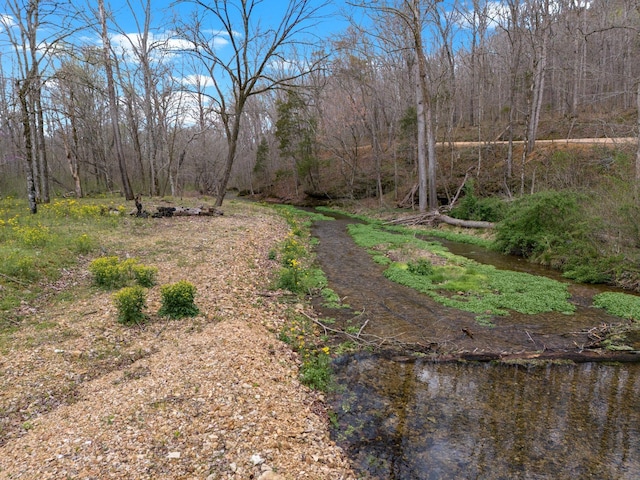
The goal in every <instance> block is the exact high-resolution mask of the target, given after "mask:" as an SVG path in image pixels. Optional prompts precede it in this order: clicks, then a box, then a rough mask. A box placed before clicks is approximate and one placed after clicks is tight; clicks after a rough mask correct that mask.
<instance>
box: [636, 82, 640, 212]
mask: <svg viewBox="0 0 640 480" xmlns="http://www.w3.org/2000/svg"><path fill="white" fill-rule="evenodd" d="M636 89H637V91H636V105H637V107H638V119H637V123H638V146H637V150H636V178H635V180H636V181H635V197H636V202H639V201H640V197H639V195H638V194H639V193H640V81H638V84H637V85H636Z"/></svg>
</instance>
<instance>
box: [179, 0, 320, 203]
mask: <svg viewBox="0 0 640 480" xmlns="http://www.w3.org/2000/svg"><path fill="white" fill-rule="evenodd" d="M184 3H191V4H194V5H196V6H197V7H199V8H198V10H197V11H196V12H195V13H194V15H193V17H192V18H191V19H190V21H189V22H187V23H184V24H182V25H181V26H180V27H179V30H178V31H179V34H180V36H181V37H182V38H183V39H184V40H186V41H187V42H188V43H189V44H190V46H191V48H190V52H191V53H192V54H194V55H195V56H196V58H197V59H198V60H199V61H200V62H202V63H203V65H204V67H205V69H206V71H207V73H208V75H209V80H210V81H211V84H212V85H213V87H214V88H215V92H216V93H215V95H212V96H211V99H212V104H213V106H214V107H213V109H214V111H215V112H216V114H217V115H218V116H219V118H220V121H221V122H222V126H223V128H224V133H225V137H226V140H227V149H228V151H227V157H226V162H225V166H224V170H223V172H222V175H221V177H220V181H219V184H218V188H217V199H216V205H218V206H220V205H222V202H223V199H224V197H225V194H226V188H227V184H228V182H229V178H230V176H231V169H232V167H233V163H234V160H235V157H236V150H237V145H238V136H239V134H240V128H241V122H242V115H243V112H244V109H245V105H246V103H247V100H248V99H249V98H250V97H251V96H254V95H258V94H261V93H265V92H267V91H269V90H272V89H275V88H278V87H285V86H291V85H294V84H295V82H296V81H297V80H298V79H300V78H302V77H304V76H305V75H306V74H308V73H309V72H311V71H313V70H314V69H315V68H316V67H317V63H316V62H314V61H311V60H308V61H306V62H303V63H298V64H291V62H292V60H293V57H292V55H293V54H294V51H295V49H296V48H299V47H300V46H304V45H305V44H307V42H308V39H307V38H305V34H308V33H309V31H310V30H311V29H312V27H314V26H315V24H316V22H317V20H318V17H319V15H320V13H321V11H322V8H323V7H324V6H325V5H326V3H318V2H314V1H311V0H290V1H288V2H286V6H285V9H284V11H283V12H282V13H281V20H280V22H279V23H278V24H276V25H275V26H273V27H269V28H263V27H262V24H261V22H260V12H259V10H260V8H265V7H267V5H266V2H262V1H260V0H249V1H245V0H242V1H222V0H215V1H213V2H202V1H199V0H187V1H186V2H184ZM268 8H273V4H269V6H268ZM223 44H226V46H228V47H229V49H230V51H228V50H227V48H225V47H223V46H222V45H223ZM281 67H285V68H284V69H283V68H281ZM283 72H284V73H283Z"/></svg>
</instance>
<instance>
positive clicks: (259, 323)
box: [0, 204, 355, 480]
mask: <svg viewBox="0 0 640 480" xmlns="http://www.w3.org/2000/svg"><path fill="white" fill-rule="evenodd" d="M286 233H287V227H286V225H285V223H284V221H282V220H281V219H280V218H279V217H277V216H275V215H273V214H272V212H271V211H270V210H268V209H263V208H260V207H258V206H256V205H245V204H234V205H232V206H230V207H229V206H227V208H226V212H225V216H224V217H215V218H210V217H208V218H184V217H183V218H171V219H153V220H151V219H150V220H148V222H146V223H143V224H139V223H135V222H132V226H131V238H120V239H117V238H114V239H111V240H109V242H111V243H110V244H111V245H112V247H110V248H109V251H108V253H109V254H117V255H119V256H121V257H124V256H125V255H131V256H135V257H137V258H138V259H140V261H141V262H142V263H144V264H146V265H154V266H157V267H158V268H159V275H158V276H159V278H158V280H159V282H158V284H159V285H161V284H165V283H169V282H174V281H177V280H181V279H186V280H189V281H191V282H192V283H194V284H195V286H196V288H197V291H198V296H197V298H196V303H197V304H198V306H199V307H200V309H201V314H200V315H199V316H198V317H196V318H194V319H190V320H182V321H171V322H165V321H164V320H160V319H157V318H156V319H154V318H152V321H151V322H150V323H148V324H147V325H146V326H145V327H143V328H131V327H123V326H121V325H119V324H118V323H117V322H116V312H115V310H114V307H113V305H112V301H111V293H110V292H97V293H96V291H95V290H94V289H91V288H89V287H88V285H89V282H90V279H89V278H88V277H87V275H86V274H85V273H84V272H85V270H84V269H79V270H78V271H77V272H69V273H68V275H67V276H66V277H65V278H64V279H63V280H64V283H66V286H65V288H67V289H68V292H69V294H68V295H67V296H66V300H64V301H59V302H57V303H56V304H54V305H50V306H48V307H46V308H44V307H38V306H27V305H25V306H24V312H23V313H26V314H27V317H26V319H25V320H23V321H24V322H25V323H26V324H27V325H26V326H24V327H23V328H21V329H20V330H19V331H18V332H16V333H14V334H13V336H12V338H11V339H10V342H8V343H7V344H4V345H0V347H1V348H2V350H1V356H0V372H2V374H1V375H0V411H1V412H2V417H1V418H0V422H1V423H0V427H1V430H0V439H1V442H0V444H1V445H2V446H1V448H0V479H9V478H11V479H18V478H19V479H60V478H83V479H90V478H94V479H102V478H117V479H125V478H127V479H129V478H131V479H186V478H189V479H210V480H213V479H249V478H255V479H259V478H260V479H263V480H268V479H271V480H274V479H304V478H308V479H313V480H317V479H352V478H355V475H354V474H353V473H352V472H351V470H350V468H349V465H348V462H347V460H346V457H345V456H344V454H343V452H342V450H341V449H339V448H338V447H336V446H335V445H334V444H333V442H332V441H331V440H330V438H329V434H328V424H327V418H326V415H325V413H324V409H323V404H322V397H321V395H318V394H316V393H314V392H312V391H310V390H309V389H307V388H306V387H304V386H303V385H301V384H300V383H299V381H298V358H297V356H296V354H295V353H293V352H292V351H291V350H290V349H289V348H288V347H287V346H286V345H285V344H283V343H282V342H280V341H278V340H277V331H278V329H279V327H280V325H281V324H282V321H283V318H284V312H285V309H286V308H290V307H287V306H286V305H283V304H280V303H277V302H275V301H272V300H269V299H268V298H267V297H265V296H263V295H260V293H261V292H263V291H264V290H265V289H266V286H267V279H268V278H269V276H270V274H271V272H273V271H274V269H276V268H277V267H278V266H277V264H276V262H274V261H272V260H269V259H268V252H269V250H270V249H271V248H273V247H275V245H276V244H277V242H278V241H279V240H280V239H282V238H284V236H285V235H286ZM74 284H77V285H76V286H73V285H74ZM148 307H149V311H150V312H155V311H157V310H158V308H159V287H157V286H156V287H154V288H153V289H152V290H151V291H150V293H149V301H148Z"/></svg>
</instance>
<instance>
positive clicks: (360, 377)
mask: <svg viewBox="0 0 640 480" xmlns="http://www.w3.org/2000/svg"><path fill="white" fill-rule="evenodd" d="M349 222H350V220H348V219H337V220H335V221H321V222H316V223H315V225H314V229H313V234H314V236H316V237H317V238H319V240H320V243H319V245H318V247H317V249H316V251H317V254H318V260H319V262H320V264H321V266H322V268H323V270H324V271H325V273H326V274H327V277H328V279H329V286H330V287H331V288H332V289H333V290H335V291H336V292H337V293H338V295H340V296H341V297H343V300H344V302H345V303H347V304H349V305H350V306H351V307H352V311H351V312H350V313H349V315H352V316H353V314H354V312H363V313H361V314H360V315H359V316H360V317H362V318H361V320H362V319H363V318H366V321H367V327H366V328H367V331H368V332H369V333H371V334H375V335H377V336H381V337H388V338H394V339H400V340H402V341H404V342H418V343H421V344H429V343H437V344H438V345H440V346H442V347H445V348H447V349H448V350H456V349H465V350H473V349H476V350H481V351H483V350H487V351H501V350H505V351H514V350H516V349H517V350H519V351H527V350H530V351H538V350H540V349H542V348H562V347H563V346H566V345H569V344H578V345H579V344H580V342H584V341H585V335H584V331H585V330H586V329H588V328H590V327H592V326H594V325H597V324H599V323H602V322H607V323H611V322H616V321H618V322H619V321H620V320H619V319H615V318H612V317H609V316H607V315H605V314H603V312H602V311H601V310H598V309H594V308H592V307H590V302H591V296H593V294H594V293H597V292H598V291H601V290H602V288H601V287H590V286H580V285H572V286H571V287H570V291H571V293H572V296H573V297H572V301H574V302H575V303H576V304H577V305H578V310H577V312H576V314H574V315H561V314H548V315H537V316H525V315H510V316H508V317H499V318H497V319H496V320H495V322H494V323H495V327H493V328H489V327H482V326H479V325H477V324H475V323H474V320H473V315H471V314H467V313H466V312H460V311H458V310H453V309H447V308H445V307H442V306H440V305H438V304H437V303H435V302H433V301H431V300H430V299H429V298H428V297H426V296H424V295H421V294H419V293H416V292H414V291H412V290H410V289H408V288H405V287H402V286H399V285H396V284H393V283H392V282H390V281H388V280H387V279H386V278H384V277H383V276H382V267H380V266H378V265H376V264H375V263H373V261H372V260H371V259H370V257H369V255H368V254H367V253H366V252H365V251H364V250H362V249H360V248H358V247H357V246H355V244H354V243H353V241H352V240H351V238H350V237H349V235H348V233H347V232H346V225H347V224H348V223H349ZM445 245H446V246H447V247H448V248H449V249H450V250H451V251H452V252H453V253H456V254H460V255H466V256H469V257H471V258H474V259H476V260H478V261H482V262H485V263H491V264H494V265H496V266H497V267H498V268H508V269H512V270H520V271H528V272H530V273H533V274H544V275H547V276H553V275H554V272H549V271H548V270H545V269H540V268H538V267H534V266H532V265H529V264H526V263H524V262H518V261H517V260H516V259H509V258H505V257H502V256H496V255H493V254H492V253H491V252H486V251H483V250H482V249H478V248H477V247H469V246H466V245H457V244H451V243H449V244H446V243H445ZM334 313H335V314H336V315H340V313H336V312H334ZM463 329H465V330H467V331H468V330H469V329H472V333H473V338H471V337H469V335H467V334H466V333H465V332H464V331H463ZM334 366H335V371H336V380H337V384H338V391H337V392H336V393H335V394H334V395H332V396H331V400H330V401H331V407H332V409H333V411H334V412H335V417H334V418H333V420H332V421H333V424H334V428H333V435H334V439H335V440H336V441H337V442H338V443H339V444H340V445H341V446H342V447H343V448H344V449H345V450H346V451H347V452H348V453H349V455H350V456H351V458H352V459H353V460H354V462H355V465H356V468H358V469H359V470H360V471H361V472H362V474H363V476H364V475H367V476H368V477H364V478H377V479H398V480H407V479H465V478H469V479H471V478H473V479H582V478H585V479H586V478H598V479H637V478H640V365H638V364H625V365H607V364H599V363H598V364H596V363H584V364H579V365H563V364H542V365H535V366H522V365H498V364H487V363H473V362H471V363H433V362H430V361H429V360H427V359H415V358H412V357H410V356H405V355H399V354H368V353H367V354H364V353H360V354H355V355H346V356H343V357H341V358H339V359H337V360H336V361H335V365H334Z"/></svg>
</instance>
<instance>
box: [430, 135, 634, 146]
mask: <svg viewBox="0 0 640 480" xmlns="http://www.w3.org/2000/svg"><path fill="white" fill-rule="evenodd" d="M637 142H638V138H637V137H618V138H561V139H557V140H536V144H540V145H569V144H586V145H617V144H627V143H637ZM508 144H509V142H508V141H504V140H495V141H486V142H453V145H454V146H455V147H479V146H483V145H508ZM513 144H514V145H523V144H524V141H523V140H514V141H513ZM439 145H442V142H439ZM444 145H448V144H447V143H445V144H444Z"/></svg>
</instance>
